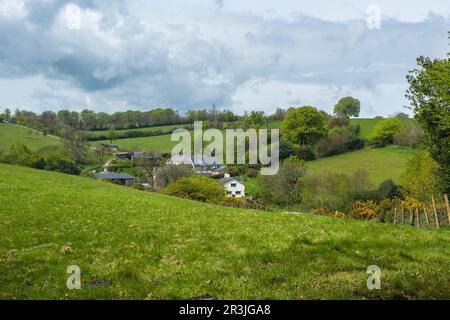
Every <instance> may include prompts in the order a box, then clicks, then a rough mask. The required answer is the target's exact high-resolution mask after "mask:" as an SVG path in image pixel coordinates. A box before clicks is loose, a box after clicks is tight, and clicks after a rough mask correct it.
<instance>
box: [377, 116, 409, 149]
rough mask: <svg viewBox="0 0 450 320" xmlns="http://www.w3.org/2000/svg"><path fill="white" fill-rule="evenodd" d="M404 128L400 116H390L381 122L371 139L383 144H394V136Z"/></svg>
mask: <svg viewBox="0 0 450 320" xmlns="http://www.w3.org/2000/svg"><path fill="white" fill-rule="evenodd" d="M401 128H402V124H401V121H400V119H399V118H389V119H386V120H383V121H381V122H379V123H378V124H377V125H376V126H375V129H374V131H373V133H372V135H371V136H370V139H371V140H372V141H373V142H375V143H379V144H381V145H383V146H384V145H387V144H392V143H393V142H394V136H395V135H397V134H398V133H399V132H400V130H401Z"/></svg>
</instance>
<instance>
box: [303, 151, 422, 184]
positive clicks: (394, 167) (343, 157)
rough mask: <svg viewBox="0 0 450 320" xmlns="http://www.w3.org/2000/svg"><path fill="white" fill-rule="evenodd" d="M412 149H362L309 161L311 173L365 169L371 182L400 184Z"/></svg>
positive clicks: (349, 171)
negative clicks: (387, 180)
mask: <svg viewBox="0 0 450 320" xmlns="http://www.w3.org/2000/svg"><path fill="white" fill-rule="evenodd" d="M413 152H414V151H413V150H412V149H410V148H404V147H397V146H391V147H386V148H376V149H368V148H366V149H362V150H358V151H354V152H348V153H344V154H340V155H336V156H332V157H326V158H321V159H318V160H314V161H308V162H307V166H308V169H309V170H310V172H311V173H316V172H320V171H326V170H328V171H331V172H338V173H348V174H351V173H353V172H355V171H357V170H358V169H364V170H366V171H367V173H368V174H369V178H370V179H371V181H372V182H373V183H374V184H375V185H378V184H379V183H381V182H383V181H384V180H386V179H393V180H394V181H395V182H400V178H401V176H402V174H403V173H404V171H405V168H406V164H407V162H408V160H409V159H410V158H411V157H412V155H413Z"/></svg>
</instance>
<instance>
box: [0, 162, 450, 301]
mask: <svg viewBox="0 0 450 320" xmlns="http://www.w3.org/2000/svg"><path fill="white" fill-rule="evenodd" d="M43 181H45V183H43ZM0 190H1V192H0V203H1V206H0V239H1V241H0V288H1V289H0V299H189V298H194V297H211V298H216V299H261V300H264V299H449V298H450V286H449V285H448V284H449V283H450V269H449V268H448V267H447V266H449V265H450V255H449V254H448V252H449V251H450V230H449V229H447V228H441V229H440V230H436V229H434V230H423V229H417V228H412V227H410V226H407V225H392V224H390V225H387V224H380V223H375V222H368V221H357V220H351V219H344V218H341V219H333V218H329V217H323V216H314V215H311V214H301V215H300V214H288V213H280V212H262V211H255V210H243V209H235V208H229V207H221V206H215V205H211V204H205V203H199V202H195V201H189V200H184V199H179V198H174V197H169V196H165V195H161V194H157V193H150V192H145V191H139V190H134V189H131V188H126V187H120V186H117V185H113V184H108V183H99V182H96V181H94V180H91V179H88V178H82V177H75V176H70V175H64V174H60V173H55V172H49V171H39V170H35V169H30V168H23V167H18V166H10V165H4V164H0ZM70 265H77V266H79V267H80V269H81V283H82V284H81V290H68V289H67V287H66V281H67V278H68V276H69V274H67V273H66V271H67V267H68V266H70ZM370 265H377V266H379V267H380V268H381V272H382V284H381V285H382V289H381V290H372V291H370V290H368V289H367V287H366V281H367V277H368V274H367V273H366V270H367V267H368V266H370Z"/></svg>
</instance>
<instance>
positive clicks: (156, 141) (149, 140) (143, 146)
mask: <svg viewBox="0 0 450 320" xmlns="http://www.w3.org/2000/svg"><path fill="white" fill-rule="evenodd" d="M170 137H171V135H170V134H165V135H161V136H152V137H139V138H129V139H118V140H114V141H113V143H114V144H116V145H118V146H119V148H120V149H130V150H136V151H156V152H170V151H171V150H172V148H173V147H174V146H175V145H176V144H177V142H172V141H170ZM92 143H93V144H100V143H110V141H109V140H100V141H95V142H92Z"/></svg>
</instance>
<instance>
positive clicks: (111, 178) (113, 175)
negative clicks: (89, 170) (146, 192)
mask: <svg viewBox="0 0 450 320" xmlns="http://www.w3.org/2000/svg"><path fill="white" fill-rule="evenodd" d="M94 177H95V179H96V180H105V181H108V182H112V183H116V184H120V185H122V186H127V187H131V186H132V185H133V182H134V177H133V176H132V175H130V174H128V173H117V172H99V173H95V174H94Z"/></svg>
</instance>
